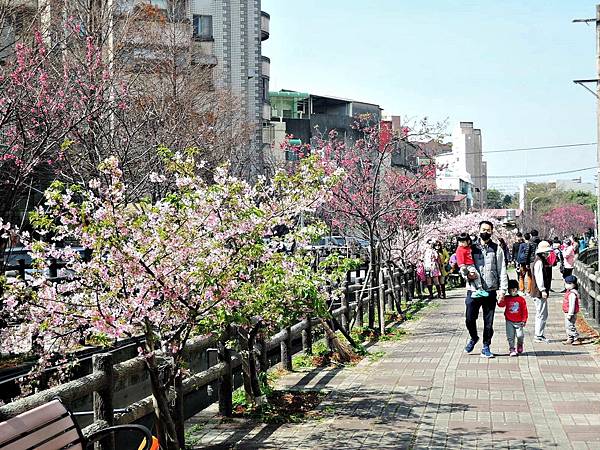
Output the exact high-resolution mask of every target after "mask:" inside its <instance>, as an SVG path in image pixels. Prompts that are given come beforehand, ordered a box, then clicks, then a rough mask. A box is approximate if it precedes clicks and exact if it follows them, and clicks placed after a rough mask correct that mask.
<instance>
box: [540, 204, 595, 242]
mask: <svg viewBox="0 0 600 450" xmlns="http://www.w3.org/2000/svg"><path fill="white" fill-rule="evenodd" d="M542 223H543V224H544V226H545V227H546V228H547V229H548V233H549V235H558V236H567V235H570V234H576V235H580V234H583V233H585V232H586V231H587V230H588V229H589V228H592V229H593V228H594V227H595V223H596V220H595V215H594V212H593V211H592V210H591V209H590V208H588V207H586V206H584V205H579V204H567V205H562V206H558V207H556V208H554V209H552V210H551V211H550V212H548V213H546V214H544V215H543V216H542Z"/></svg>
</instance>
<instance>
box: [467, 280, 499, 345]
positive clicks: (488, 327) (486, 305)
mask: <svg viewBox="0 0 600 450" xmlns="http://www.w3.org/2000/svg"><path fill="white" fill-rule="evenodd" d="M489 294H490V296H489V297H479V298H471V291H467V297H466V298H465V305H466V307H467V308H466V312H465V325H466V326H467V330H469V334H470V335H471V339H473V340H477V339H479V335H478V334H477V318H478V317H479V309H481V308H483V345H490V344H491V343H492V336H493V335H494V311H495V310H496V291H489Z"/></svg>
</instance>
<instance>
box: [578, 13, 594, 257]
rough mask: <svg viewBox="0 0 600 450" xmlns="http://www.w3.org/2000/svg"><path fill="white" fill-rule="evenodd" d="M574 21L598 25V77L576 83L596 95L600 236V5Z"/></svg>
mask: <svg viewBox="0 0 600 450" xmlns="http://www.w3.org/2000/svg"><path fill="white" fill-rule="evenodd" d="M573 22H583V23H586V24H589V23H594V24H595V25H596V79H594V80H574V81H573V82H574V83H575V84H579V85H581V86H583V87H584V88H585V89H587V90H588V91H590V92H591V93H592V94H594V95H595V96H596V137H597V139H596V141H597V147H596V165H597V168H596V237H597V238H600V5H596V17H595V18H594V19H575V20H573ZM586 83H596V88H595V89H593V90H592V89H590V88H588V87H587V86H586V85H585V84H586ZM598 263H599V267H600V250H599V251H598Z"/></svg>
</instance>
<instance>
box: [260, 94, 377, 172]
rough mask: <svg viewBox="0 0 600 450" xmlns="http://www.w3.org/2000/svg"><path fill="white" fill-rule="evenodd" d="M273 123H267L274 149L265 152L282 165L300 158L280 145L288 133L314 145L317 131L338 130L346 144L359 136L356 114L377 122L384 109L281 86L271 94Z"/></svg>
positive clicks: (270, 160)
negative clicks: (365, 115) (368, 116)
mask: <svg viewBox="0 0 600 450" xmlns="http://www.w3.org/2000/svg"><path fill="white" fill-rule="evenodd" d="M269 97H270V102H271V123H270V124H269V125H266V126H265V135H267V132H266V131H267V130H270V133H271V134H270V135H269V136H266V137H265V140H266V141H269V142H272V143H273V145H272V150H270V151H268V152H267V153H266V155H267V159H268V162H269V164H271V165H275V166H277V165H279V164H282V163H284V162H285V161H290V160H295V159H297V157H298V156H297V155H296V154H295V153H294V152H283V151H282V150H281V148H280V147H281V144H282V143H283V141H284V140H285V137H286V135H293V136H294V138H296V140H297V141H298V143H302V144H312V143H313V139H314V137H315V134H316V133H320V134H322V135H326V134H327V133H328V132H329V131H332V130H335V131H337V133H338V136H339V137H341V138H343V139H344V140H345V142H346V144H348V145H351V144H352V143H353V142H354V141H355V140H356V139H358V138H360V133H359V132H358V131H357V130H356V129H355V127H354V123H355V121H356V116H357V115H362V114H369V115H371V117H372V120H373V121H374V122H379V121H380V120H381V113H382V109H381V107H380V106H379V105H376V104H374V103H367V102H361V101H356V100H351V99H347V98H339V97H332V96H324V95H316V94H309V93H304V92H296V91H291V90H285V89H282V90H281V91H278V92H271V93H269Z"/></svg>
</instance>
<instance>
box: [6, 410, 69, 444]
mask: <svg viewBox="0 0 600 450" xmlns="http://www.w3.org/2000/svg"><path fill="white" fill-rule="evenodd" d="M74 426H75V425H74V424H73V419H72V418H71V416H66V417H63V418H62V419H59V420H57V421H56V422H52V423H50V424H48V425H46V426H45V427H43V428H40V429H39V430H37V431H34V432H33V433H30V434H27V435H25V436H23V437H22V438H21V439H17V440H16V441H13V442H11V443H10V444H8V445H7V446H5V447H1V449H2V450H23V449H24V448H31V447H36V446H37V445H39V443H40V442H44V441H45V440H47V439H50V438H52V437H54V436H57V435H59V434H61V433H64V432H65V430H68V429H69V428H73V427H74Z"/></svg>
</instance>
